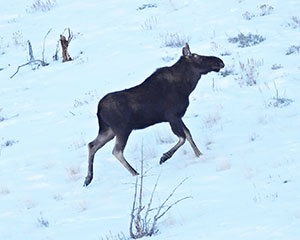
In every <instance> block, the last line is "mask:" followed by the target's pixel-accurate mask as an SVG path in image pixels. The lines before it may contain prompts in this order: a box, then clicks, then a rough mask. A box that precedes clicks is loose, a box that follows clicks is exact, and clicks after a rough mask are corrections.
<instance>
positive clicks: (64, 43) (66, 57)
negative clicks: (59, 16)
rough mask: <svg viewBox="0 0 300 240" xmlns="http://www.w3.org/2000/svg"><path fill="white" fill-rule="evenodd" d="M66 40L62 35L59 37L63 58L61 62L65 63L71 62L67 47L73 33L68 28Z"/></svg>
mask: <svg viewBox="0 0 300 240" xmlns="http://www.w3.org/2000/svg"><path fill="white" fill-rule="evenodd" d="M68 33H69V36H68V40H67V38H66V37H65V36H64V35H62V34H61V35H60V43H61V47H62V57H63V62H67V61H72V58H71V56H70V55H69V53H68V47H69V44H70V42H71V40H72V38H73V33H72V32H71V30H70V28H68Z"/></svg>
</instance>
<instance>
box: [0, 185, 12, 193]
mask: <svg viewBox="0 0 300 240" xmlns="http://www.w3.org/2000/svg"><path fill="white" fill-rule="evenodd" d="M9 193H10V191H9V189H8V188H7V187H6V186H1V187H0V194H1V195H7V194H9Z"/></svg>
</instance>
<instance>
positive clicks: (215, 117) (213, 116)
mask: <svg viewBox="0 0 300 240" xmlns="http://www.w3.org/2000/svg"><path fill="white" fill-rule="evenodd" d="M220 120H221V115H220V112H219V111H217V112H215V113H210V114H208V115H207V116H206V117H205V118H203V124H204V126H205V128H212V127H214V126H215V125H217V124H218V122H219V121H220Z"/></svg>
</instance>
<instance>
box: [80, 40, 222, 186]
mask: <svg viewBox="0 0 300 240" xmlns="http://www.w3.org/2000/svg"><path fill="white" fill-rule="evenodd" d="M223 67H224V63H223V61H222V60H221V59H220V58H217V57H214V56H201V55H198V54H196V53H191V51H190V47H189V45H188V44H187V43H186V44H185V46H184V47H183V49H182V56H181V57H180V59H179V60H178V61H177V62H176V63H175V64H174V65H172V66H170V67H163V68H159V69H157V70H156V71H155V72H154V73H153V74H152V75H151V76H150V77H148V78H147V79H146V80H145V81H144V82H142V83H141V84H140V85H137V86H135V87H132V88H129V89H125V90H122V91H117V92H113V93H109V94H107V95H106V96H104V97H103V98H102V99H101V100H100V101H99V104H98V111H97V117H98V124H99V132H98V136H97V137H96V139H95V140H94V141H92V142H90V143H89V144H88V150H89V156H88V173H87V176H86V178H85V181H84V186H88V185H89V184H90V183H91V181H92V179H93V162H94V156H95V154H96V152H97V151H98V150H99V149H100V148H101V147H103V146H104V145H105V144H106V143H107V142H109V141H110V140H112V139H113V138H114V137H116V141H115V145H114V148H113V151H112V154H113V155H114V156H115V157H116V158H117V159H118V160H119V161H120V162H121V163H122V164H123V166H124V167H125V168H127V170H128V171H129V172H130V173H131V174H132V175H133V176H136V175H138V173H137V171H136V170H135V169H134V168H133V167H132V166H130V164H129V163H128V162H127V161H126V159H125V157H124V155H123V151H124V148H125V146H126V143H127V140H128V137H129V135H130V133H131V132H132V130H136V129H143V128H146V127H149V126H151V125H154V124H157V123H161V122H168V123H169V124H170V126H171V129H172V131H173V133H174V134H175V135H176V136H177V137H178V138H179V140H178V142H177V143H176V145H175V146H174V147H172V148H171V149H170V150H169V151H167V152H166V153H164V154H163V155H162V157H161V159H160V164H162V163H164V162H165V161H167V160H168V159H169V158H171V157H172V155H173V154H174V153H175V152H176V151H177V149H178V148H180V147H181V146H182V145H183V144H184V142H185V140H186V139H187V140H188V142H189V143H190V145H191V147H192V149H193V150H194V152H195V155H196V156H197V157H199V156H200V155H201V154H202V153H201V152H200V151H199V149H198V147H197V146H196V144H195V142H194V140H193V138H192V135H191V133H190V131H189V129H188V128H187V127H186V126H185V124H184V123H183V121H182V117H183V116H184V114H185V112H186V110H187V107H188V105H189V95H190V94H191V92H192V91H193V90H194V89H195V87H196V85H197V83H198V81H199V80H200V78H201V75H203V74H207V73H209V72H211V71H214V72H219V71H220V69H222V68H223Z"/></svg>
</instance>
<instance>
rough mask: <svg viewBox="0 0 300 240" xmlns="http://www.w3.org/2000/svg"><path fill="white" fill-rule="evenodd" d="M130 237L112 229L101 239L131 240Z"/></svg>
mask: <svg viewBox="0 0 300 240" xmlns="http://www.w3.org/2000/svg"><path fill="white" fill-rule="evenodd" d="M129 239H130V238H129V237H126V236H125V234H124V233H123V232H120V233H118V234H113V233H112V232H111V231H110V232H109V234H107V235H106V236H105V237H101V238H100V240H129Z"/></svg>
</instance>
